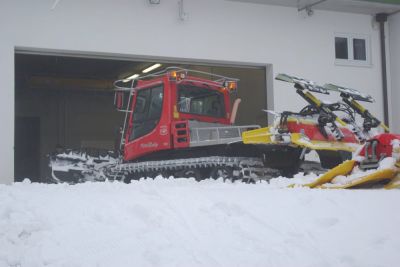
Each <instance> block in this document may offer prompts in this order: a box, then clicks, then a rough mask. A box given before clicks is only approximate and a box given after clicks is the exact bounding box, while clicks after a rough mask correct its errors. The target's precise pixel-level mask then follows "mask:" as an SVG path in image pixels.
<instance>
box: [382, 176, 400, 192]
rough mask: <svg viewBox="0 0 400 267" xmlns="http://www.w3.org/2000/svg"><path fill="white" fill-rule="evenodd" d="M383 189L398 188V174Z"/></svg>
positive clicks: (399, 183) (399, 182)
mask: <svg viewBox="0 0 400 267" xmlns="http://www.w3.org/2000/svg"><path fill="white" fill-rule="evenodd" d="M384 188H385V189H396V188H400V173H398V174H397V175H396V177H394V178H393V179H392V180H391V181H390V182H389V183H388V184H387V185H385V187H384Z"/></svg>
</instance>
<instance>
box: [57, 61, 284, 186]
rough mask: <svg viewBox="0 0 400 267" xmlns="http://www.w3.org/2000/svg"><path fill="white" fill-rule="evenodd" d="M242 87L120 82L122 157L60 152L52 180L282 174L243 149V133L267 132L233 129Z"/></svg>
mask: <svg viewBox="0 0 400 267" xmlns="http://www.w3.org/2000/svg"><path fill="white" fill-rule="evenodd" d="M237 82H238V79H235V78H230V77H225V76H220V75H216V74H211V73H205V72H200V71H192V70H187V69H181V68H176V67H170V68H167V69H165V70H163V71H161V72H158V73H155V74H151V75H147V76H144V77H139V78H137V79H135V80H132V81H130V82H128V83H126V82H124V81H123V80H119V81H116V82H115V84H114V85H115V98H114V103H115V106H116V108H117V110H119V111H121V112H124V113H125V114H126V115H125V120H124V123H123V127H122V130H121V139H120V142H119V149H118V153H119V155H120V156H119V157H112V156H103V157H102V156H93V155H89V154H88V153H84V152H81V151H66V152H64V153H59V154H57V155H55V156H53V157H52V160H51V163H50V167H51V169H52V176H53V178H54V179H55V180H58V181H66V180H71V178H72V182H80V181H87V180H104V179H105V178H108V179H114V178H115V179H122V180H124V181H130V180H132V179H138V178H140V177H155V176H157V175H159V174H161V175H163V176H164V177H169V176H174V177H194V178H196V179H201V178H204V177H210V176H211V177H229V178H231V177H237V178H243V177H245V176H246V175H250V173H252V174H254V173H256V172H257V173H258V174H261V175H262V176H263V177H264V176H265V175H267V172H272V173H274V175H276V171H271V169H270V168H264V166H263V163H262V154H261V152H260V151H259V150H258V149H256V148H254V147H252V146H248V145H245V144H243V142H242V133H243V132H244V131H247V130H251V129H256V128H259V127H260V126H258V125H244V126H236V125H234V123H235V118H236V114H237V111H238V107H239V103H240V99H236V100H234V101H232V100H233V99H231V95H232V92H235V91H236V90H237ZM231 101H232V102H233V104H232V105H231ZM281 154H282V155H283V154H285V152H282V153H281ZM267 176H268V175H267Z"/></svg>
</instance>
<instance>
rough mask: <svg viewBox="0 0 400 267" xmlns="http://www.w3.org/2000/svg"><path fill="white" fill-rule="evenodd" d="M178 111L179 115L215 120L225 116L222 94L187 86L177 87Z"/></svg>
mask: <svg viewBox="0 0 400 267" xmlns="http://www.w3.org/2000/svg"><path fill="white" fill-rule="evenodd" d="M178 109H179V112H181V113H188V114H194V115H203V116H209V117H216V118H223V117H225V116H226V113H225V105H224V96H223V94H222V93H220V92H218V91H216V90H212V89H209V88H204V87H198V86H194V85H189V84H180V85H178Z"/></svg>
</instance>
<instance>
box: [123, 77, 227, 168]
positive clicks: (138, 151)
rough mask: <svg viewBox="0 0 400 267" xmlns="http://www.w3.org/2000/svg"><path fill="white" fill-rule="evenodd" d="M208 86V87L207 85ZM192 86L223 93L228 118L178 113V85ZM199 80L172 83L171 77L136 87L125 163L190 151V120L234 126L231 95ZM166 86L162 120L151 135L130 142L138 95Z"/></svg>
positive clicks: (193, 78)
mask: <svg viewBox="0 0 400 267" xmlns="http://www.w3.org/2000/svg"><path fill="white" fill-rule="evenodd" d="M205 82H206V84H205ZM180 83H182V84H185V83H188V84H190V85H194V86H198V87H204V88H207V89H212V90H217V91H219V92H221V93H222V95H223V99H224V100H223V101H224V107H225V112H226V116H225V117H221V118H217V117H211V116H203V115H195V114H189V113H181V112H179V111H178V110H177V100H178V92H177V86H178V84H180ZM213 83H214V82H212V81H209V80H204V79H200V78H197V77H190V76H189V77H187V78H185V79H184V80H181V81H175V80H170V78H169V76H168V74H166V75H164V76H161V77H158V78H154V79H152V80H149V81H143V80H139V81H138V84H137V86H136V87H135V94H134V96H133V97H132V105H131V106H130V107H129V110H131V111H132V113H130V115H129V116H130V117H129V122H128V127H127V131H126V133H125V146H124V160H125V161H132V160H135V159H138V158H140V157H142V156H146V155H149V154H151V153H154V152H157V151H161V150H169V149H178V148H185V147H189V144H190V130H189V123H188V122H189V120H196V121H201V122H210V123H220V124H230V121H229V120H230V108H231V107H230V98H229V91H228V90H227V89H226V88H223V87H221V85H220V84H218V83H214V84H215V85H214V84H213ZM160 84H163V87H164V90H163V100H162V112H161V117H160V119H159V120H158V123H157V125H156V126H155V128H154V129H153V130H152V131H150V132H149V133H147V134H145V135H144V136H141V137H139V138H137V139H134V140H129V137H130V135H131V133H132V131H133V124H134V121H135V118H134V114H133V110H134V109H135V106H136V101H137V99H136V98H137V93H138V92H139V91H140V90H145V89H148V88H151V87H154V86H157V85H160Z"/></svg>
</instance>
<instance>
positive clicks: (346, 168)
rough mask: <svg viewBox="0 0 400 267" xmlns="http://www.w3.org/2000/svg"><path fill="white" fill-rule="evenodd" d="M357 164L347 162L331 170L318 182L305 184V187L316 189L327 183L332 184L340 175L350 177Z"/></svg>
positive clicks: (351, 161) (353, 161)
mask: <svg viewBox="0 0 400 267" xmlns="http://www.w3.org/2000/svg"><path fill="white" fill-rule="evenodd" d="M355 164H356V161H355V160H346V161H345V162H343V163H342V164H339V165H338V166H336V167H335V168H333V169H330V170H329V171H328V172H326V173H325V174H323V175H322V176H320V177H319V178H318V179H317V180H315V181H314V182H312V183H309V184H305V185H304V186H307V187H310V188H314V187H317V186H320V185H323V184H326V183H329V182H331V181H332V180H333V179H334V178H335V177H336V176H339V175H348V174H349V173H350V172H351V171H352V170H353V168H354V165H355Z"/></svg>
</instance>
